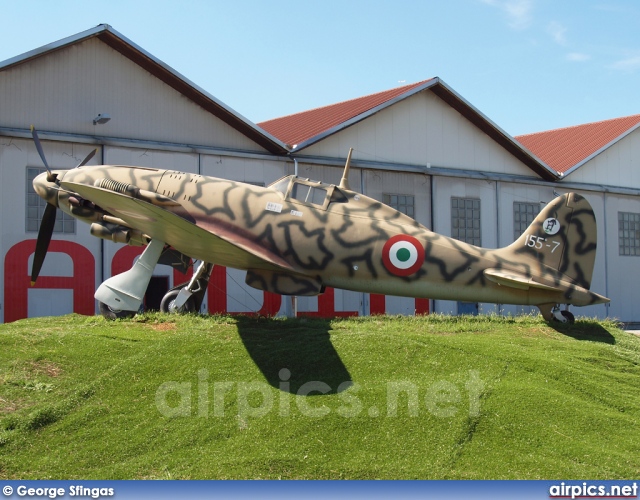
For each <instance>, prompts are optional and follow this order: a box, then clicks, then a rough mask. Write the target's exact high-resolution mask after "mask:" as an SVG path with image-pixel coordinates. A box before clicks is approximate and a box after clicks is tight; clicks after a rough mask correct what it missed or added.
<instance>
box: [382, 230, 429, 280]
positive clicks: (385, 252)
mask: <svg viewBox="0 0 640 500" xmlns="http://www.w3.org/2000/svg"><path fill="white" fill-rule="evenodd" d="M423 262H424V248H423V247H422V245H421V244H420V242H419V241H418V240H417V239H415V238H414V237H413V236H407V235H405V234H398V235H396V236H394V237H392V238H389V240H388V241H387V242H386V243H385V244H384V247H382V263H383V264H384V267H386V268H387V271H389V272H390V273H391V274H395V275H396V276H410V275H412V274H413V273H415V272H417V271H418V269H420V268H421V267H422V263H423Z"/></svg>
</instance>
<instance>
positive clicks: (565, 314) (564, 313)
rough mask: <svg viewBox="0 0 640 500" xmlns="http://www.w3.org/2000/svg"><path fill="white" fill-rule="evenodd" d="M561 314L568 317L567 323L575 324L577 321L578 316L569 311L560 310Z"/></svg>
mask: <svg viewBox="0 0 640 500" xmlns="http://www.w3.org/2000/svg"><path fill="white" fill-rule="evenodd" d="M560 314H562V316H564V317H565V318H566V319H567V323H569V324H570V325H573V324H574V323H575V322H576V317H575V316H574V315H573V314H572V313H571V312H569V311H560Z"/></svg>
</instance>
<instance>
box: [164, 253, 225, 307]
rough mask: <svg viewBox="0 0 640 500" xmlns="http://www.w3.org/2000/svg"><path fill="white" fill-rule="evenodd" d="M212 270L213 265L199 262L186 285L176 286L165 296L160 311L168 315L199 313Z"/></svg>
mask: <svg viewBox="0 0 640 500" xmlns="http://www.w3.org/2000/svg"><path fill="white" fill-rule="evenodd" d="M212 270H213V264H209V263H207V262H201V263H200V265H199V266H198V269H196V272H195V273H194V274H193V276H192V277H191V280H190V281H189V282H188V283H183V284H182V285H178V286H177V287H175V288H172V289H171V290H169V291H168V292H167V293H166V294H165V296H164V297H163V298H162V302H161V303H160V311H162V312H164V313H170V314H177V313H189V312H197V311H199V310H200V306H201V305H202V300H203V299H204V294H205V292H206V291H207V285H208V284H209V278H210V277H211V271H212Z"/></svg>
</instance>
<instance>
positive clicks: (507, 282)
mask: <svg viewBox="0 0 640 500" xmlns="http://www.w3.org/2000/svg"><path fill="white" fill-rule="evenodd" d="M484 275H485V276H486V277H487V279H488V280H489V281H493V282H494V283H497V284H498V285H503V286H509V287H511V288H518V289H520V290H529V288H539V289H541V290H549V291H553V292H561V291H562V289H561V288H557V287H555V286H549V285H543V284H542V283H538V282H536V281H533V278H531V277H529V276H526V275H524V274H520V273H517V272H515V271H507V270H504V269H485V270H484Z"/></svg>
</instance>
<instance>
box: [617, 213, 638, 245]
mask: <svg viewBox="0 0 640 500" xmlns="http://www.w3.org/2000/svg"><path fill="white" fill-rule="evenodd" d="M618 245H619V248H620V255H640V214H634V213H630V212H618Z"/></svg>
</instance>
